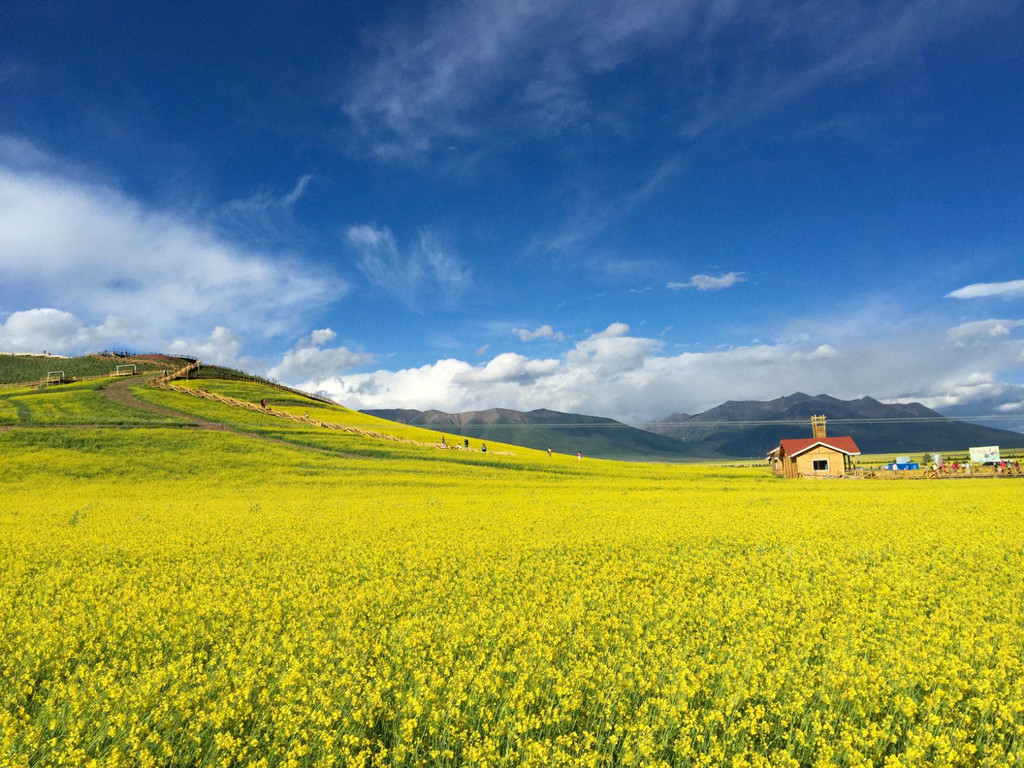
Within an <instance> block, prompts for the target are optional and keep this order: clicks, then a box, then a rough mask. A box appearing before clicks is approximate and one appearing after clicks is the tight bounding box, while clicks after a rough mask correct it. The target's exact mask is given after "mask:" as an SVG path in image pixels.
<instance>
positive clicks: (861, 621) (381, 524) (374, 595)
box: [0, 393, 1024, 768]
mask: <svg viewBox="0 0 1024 768" xmlns="http://www.w3.org/2000/svg"><path fill="white" fill-rule="evenodd" d="M169 394H173V393H169ZM161 396H163V394H162V395H161ZM177 397H180V398H182V399H183V400H195V398H191V399H190V398H187V396H184V395H177ZM196 402H197V403H199V405H201V407H204V408H205V407H207V406H206V404H205V403H206V401H196ZM197 407H198V406H197ZM323 432H325V433H326V432H327V431H326V430H324V431H323ZM296 439H297V438H296ZM360 439H362V438H358V437H354V436H351V435H348V436H346V435H335V434H334V433H329V434H325V435H322V436H318V437H317V440H318V441H320V442H319V443H317V444H318V445H321V447H323V446H328V444H327V443H326V442H325V441H329V440H337V441H339V443H338V444H339V445H341V446H343V447H344V446H354V445H356V443H357V441H358V440H360ZM311 444H312V443H311ZM328 447H329V446H328ZM387 450H393V451H396V452H397V451H399V450H401V451H404V453H394V454H393V455H388V454H381V455H371V454H370V453H369V451H366V452H364V453H363V454H360V453H359V452H358V451H355V452H354V453H350V452H347V451H343V452H339V453H338V454H331V453H330V452H329V451H326V450H309V449H303V448H301V447H292V446H289V445H287V444H284V443H280V442H277V443H275V442H269V441H258V440H255V439H253V438H250V437H246V436H244V435H240V434H233V433H228V432H223V433H216V432H211V431H196V430H170V429H162V428H161V429H146V430H132V431H120V430H118V431H112V430H106V431H98V430H96V431H93V430H81V429H80V430H69V431H67V432H58V431H56V430H52V429H50V430H37V431H33V430H20V431H11V432H3V433H0V462H2V470H3V471H2V476H0V765H3V766H11V767H12V768H29V766H31V767H32V768H37V767H38V768H43V767H46V766H52V767H54V768H56V767H57V766H76V767H78V766H104V767H106V766H125V767H128V766H132V767H134V766H146V767H149V766H151V767H153V768H156V767H157V766H210V767H212V766H221V767H223V768H228V767H229V766H265V767H266V768H271V767H273V768H278V767H282V768H283V767H285V766H287V767H298V766H304V767H305V766H308V767H315V768H328V767H329V766H481V767H482V766H520V765H526V766H550V765H556V766H557V765H564V766H592V767H596V766H612V765H615V766H732V767H733V768H739V767H740V766H751V767H753V766H765V767H767V766H794V767H796V766H825V765H837V766H880V767H881V766H887V767H889V768H895V767H896V766H918V765H934V766H1004V765H1020V764H1024V518H1022V517H1021V514H1020V509H1021V505H1020V498H1021V496H1020V488H1019V487H1017V485H1016V484H1015V483H1013V482H987V483H984V482H976V483H968V482H962V483H898V484H897V483H877V484H875V483H868V482H846V483H844V482H836V483H821V482H818V483H801V482H787V481H782V480H777V479H774V478H771V477H769V476H767V474H766V473H765V472H764V471H763V470H761V469H726V468H715V467H693V466H691V467H673V466H652V465H624V464H613V463H610V462H597V461H584V462H578V461H576V460H575V458H572V459H568V458H564V459H560V458H559V457H553V458H550V459H549V458H548V457H547V456H546V455H541V454H535V453H533V452H525V451H524V452H521V454H520V455H518V456H516V457H508V458H505V459H502V458H501V457H491V456H473V457H472V458H473V461H455V460H454V459H452V460H449V459H448V455H447V452H443V451H437V450H436V449H426V448H423V449H419V453H416V452H415V451H414V450H413V449H411V448H408V447H402V448H401V449H400V448H399V447H397V446H389V447H387ZM451 453H454V452H451Z"/></svg>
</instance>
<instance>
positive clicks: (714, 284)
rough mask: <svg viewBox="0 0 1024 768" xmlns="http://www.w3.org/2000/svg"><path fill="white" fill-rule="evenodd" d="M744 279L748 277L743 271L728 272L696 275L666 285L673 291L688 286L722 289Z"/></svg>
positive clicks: (712, 289) (709, 289) (700, 289)
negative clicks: (680, 281)
mask: <svg viewBox="0 0 1024 768" xmlns="http://www.w3.org/2000/svg"><path fill="white" fill-rule="evenodd" d="M744 280H746V278H745V277H744V276H743V273H742V272H726V273H725V274H723V275H694V276H693V277H691V278H690V279H689V280H687V281H686V282H685V283H668V284H666V286H665V287H666V288H668V289H669V290H672V291H681V290H685V289H687V288H696V289H697V290H698V291H721V290H724V289H726V288H732V287H733V286H734V285H736V284H737V283H742V282H743V281H744Z"/></svg>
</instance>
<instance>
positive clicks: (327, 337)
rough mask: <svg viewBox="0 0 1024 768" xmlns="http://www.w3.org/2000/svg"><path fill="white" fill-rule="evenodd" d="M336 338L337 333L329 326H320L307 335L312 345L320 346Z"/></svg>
mask: <svg viewBox="0 0 1024 768" xmlns="http://www.w3.org/2000/svg"><path fill="white" fill-rule="evenodd" d="M336 338H338V334H337V333H335V332H334V331H332V330H331V329H330V328H321V329H320V330H318V331H313V332H312V333H311V334H310V335H309V340H310V342H311V343H312V344H313V346H314V347H322V346H323V345H324V344H326V343H327V342H329V341H334V340H335V339H336Z"/></svg>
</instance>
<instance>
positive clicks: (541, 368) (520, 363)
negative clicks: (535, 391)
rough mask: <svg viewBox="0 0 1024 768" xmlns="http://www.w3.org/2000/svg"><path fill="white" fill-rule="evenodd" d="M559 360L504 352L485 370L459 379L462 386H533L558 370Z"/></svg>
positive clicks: (465, 374)
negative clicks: (497, 384) (533, 358)
mask: <svg viewBox="0 0 1024 768" xmlns="http://www.w3.org/2000/svg"><path fill="white" fill-rule="evenodd" d="M558 366H559V362H558V360H530V359H529V358H527V357H523V356H522V355H517V354H515V353H514V352H504V353H502V354H500V355H498V356H497V357H495V358H494V359H493V360H491V361H490V362H489V363H487V365H485V366H483V368H473V369H472V370H470V371H467V372H466V373H464V374H462V375H461V376H459V377H457V381H458V383H460V384H473V383H484V384H495V383H503V382H515V383H517V384H532V383H534V382H536V381H537V379H541V378H543V377H545V376H550V375H551V374H553V373H554V372H555V371H557V370H558Z"/></svg>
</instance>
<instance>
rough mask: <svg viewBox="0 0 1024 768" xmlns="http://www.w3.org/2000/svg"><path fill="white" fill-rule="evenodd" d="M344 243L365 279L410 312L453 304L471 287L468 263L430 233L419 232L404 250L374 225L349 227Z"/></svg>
mask: <svg viewBox="0 0 1024 768" xmlns="http://www.w3.org/2000/svg"><path fill="white" fill-rule="evenodd" d="M345 240H346V242H348V244H349V246H350V247H351V248H352V249H353V250H354V251H355V253H356V256H357V260H356V266H357V267H358V268H359V271H360V272H362V273H363V276H364V277H366V279H367V280H368V281H369V282H370V283H371V284H372V285H373V286H374V287H376V288H377V289H379V290H381V291H383V292H385V293H388V294H391V295H392V296H395V297H396V298H398V299H399V300H401V301H402V302H404V303H405V304H406V305H407V306H409V307H411V308H422V307H423V306H433V305H437V304H451V303H452V302H454V301H455V300H456V299H458V298H459V297H460V296H461V295H462V294H463V293H464V292H465V291H466V290H467V289H468V288H469V287H470V286H471V285H472V282H473V279H472V274H471V272H470V269H469V267H468V266H467V265H466V263H465V262H464V261H463V260H462V258H461V257H460V256H459V255H458V254H457V253H456V252H455V251H454V250H452V249H451V248H449V247H448V246H447V244H446V243H445V242H444V240H443V239H442V238H441V237H440V236H439V235H438V234H437V233H435V232H432V231H430V230H420V232H419V233H418V236H417V239H416V242H415V243H413V244H412V245H411V246H410V247H408V248H406V249H404V250H403V249H401V248H400V247H399V245H398V241H397V240H396V239H395V236H394V234H392V232H391V230H390V229H388V228H387V227H378V226H375V225H372V224H358V225H354V226H351V227H349V228H348V230H346V232H345Z"/></svg>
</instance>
